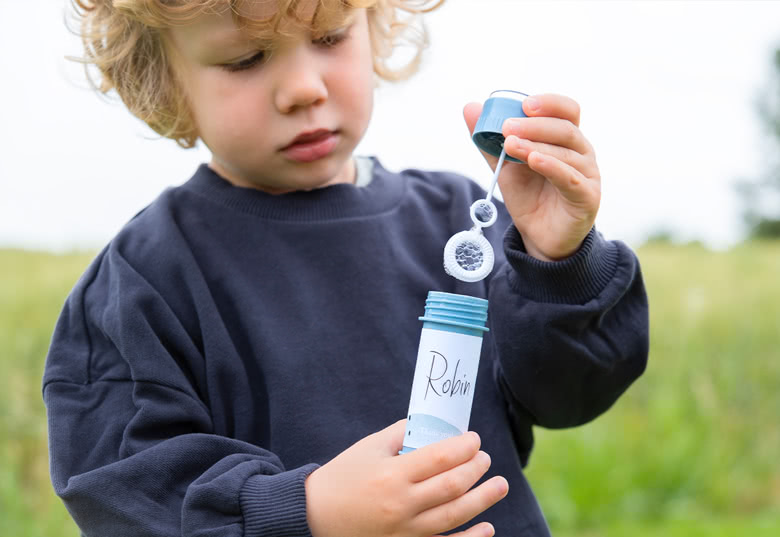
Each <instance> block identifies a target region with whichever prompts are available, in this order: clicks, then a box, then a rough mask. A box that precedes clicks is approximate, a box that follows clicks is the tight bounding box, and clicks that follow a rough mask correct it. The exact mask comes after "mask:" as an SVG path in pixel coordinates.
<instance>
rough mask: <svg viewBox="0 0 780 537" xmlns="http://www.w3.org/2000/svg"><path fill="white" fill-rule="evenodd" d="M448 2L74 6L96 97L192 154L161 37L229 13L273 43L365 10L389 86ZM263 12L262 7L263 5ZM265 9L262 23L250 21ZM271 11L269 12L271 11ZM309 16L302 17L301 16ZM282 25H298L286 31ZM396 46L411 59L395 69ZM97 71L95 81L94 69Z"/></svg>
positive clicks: (122, 0) (414, 63) (101, 2)
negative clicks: (111, 96)
mask: <svg viewBox="0 0 780 537" xmlns="http://www.w3.org/2000/svg"><path fill="white" fill-rule="evenodd" d="M443 2H444V0H71V3H72V5H73V7H74V10H75V14H76V17H77V19H80V20H79V24H80V27H79V29H78V30H77V33H78V34H79V35H80V36H81V39H82V41H83V43H84V51H85V57H84V58H81V59H80V61H82V62H84V63H85V64H86V66H87V76H88V78H89V80H90V81H91V82H92V84H93V85H94V86H95V88H97V89H98V90H99V91H101V92H103V93H107V92H109V91H110V90H112V89H113V90H115V91H116V92H117V94H118V95H119V97H120V98H121V99H122V101H123V102H124V104H125V106H127V108H128V110H129V111H130V112H131V113H132V114H133V115H135V116H136V117H138V118H139V119H141V120H142V121H144V122H145V123H146V124H147V125H149V126H150V127H151V128H152V129H153V130H154V131H155V132H157V133H158V134H160V135H161V136H164V137H166V138H171V139H173V140H175V141H176V142H177V143H178V144H179V145H180V146H182V147H185V148H189V147H193V146H194V145H195V143H196V142H197V140H198V132H197V128H196V126H195V122H194V120H193V118H192V114H191V112H190V109H189V105H188V103H187V99H186V97H185V95H184V92H183V91H181V89H180V85H179V84H178V81H177V78H176V73H175V72H174V69H173V68H172V65H171V61H170V57H169V55H168V53H167V49H166V46H165V41H164V31H165V29H167V28H171V27H173V26H179V25H186V24H188V23H190V22H191V21H193V20H194V19H195V18H197V17H198V16H200V15H202V14H204V13H221V12H224V10H228V9H229V10H231V11H232V13H233V17H234V19H235V20H236V24H237V25H238V26H239V27H240V28H242V30H244V31H246V32H247V34H248V35H249V36H250V37H251V38H253V39H261V40H262V39H265V40H269V38H270V37H272V36H273V35H275V34H278V33H280V32H281V31H282V30H281V28H282V27H283V26H284V27H293V28H297V29H300V28H302V29H304V30H308V31H310V32H311V33H312V34H315V35H316V34H322V33H325V32H327V31H330V30H332V29H334V28H337V27H338V26H340V25H341V24H343V22H344V20H345V19H346V18H347V16H348V14H349V11H350V10H352V9H356V8H367V10H368V21H369V28H370V35H371V47H372V52H373V55H374V58H373V65H374V72H375V73H376V75H377V76H379V77H380V78H383V79H385V80H401V79H404V78H408V77H409V76H411V75H412V74H413V73H414V72H415V71H416V70H417V68H418V67H419V64H420V60H421V54H422V51H423V49H424V48H425V47H426V46H427V43H428V40H427V34H426V32H425V28H424V26H422V24H421V23H420V24H416V23H418V22H419V15H420V14H422V13H425V12H428V11H432V10H434V9H436V8H437V7H439V6H440V5H441V4H442V3H443ZM261 4H262V5H261ZM272 4H276V8H275V9H274V8H273V5H272ZM258 6H260V7H261V8H262V11H263V12H267V13H268V14H269V16H268V17H265V18H263V19H262V20H260V19H257V18H252V17H251V16H247V14H248V13H257V9H254V10H253V9H252V8H257V7H258ZM269 6H270V7H269ZM301 13H304V14H305V16H301ZM282 22H286V23H290V22H292V23H293V24H292V25H290V24H285V25H282V24H281V23H282ZM399 45H411V48H412V51H413V55H412V57H411V59H409V60H408V61H407V62H406V63H405V64H404V65H401V66H399V67H392V66H391V65H390V62H389V60H390V58H391V56H392V55H393V51H394V50H395V49H396V47H397V46H399ZM90 65H94V66H95V67H97V71H98V73H99V75H98V76H97V77H95V76H94V74H93V73H91V72H90V71H89V66H90Z"/></svg>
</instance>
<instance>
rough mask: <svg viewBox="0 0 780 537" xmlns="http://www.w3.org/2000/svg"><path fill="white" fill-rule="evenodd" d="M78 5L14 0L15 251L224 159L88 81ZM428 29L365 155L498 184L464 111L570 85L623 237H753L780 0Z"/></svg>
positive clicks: (101, 230)
mask: <svg viewBox="0 0 780 537" xmlns="http://www.w3.org/2000/svg"><path fill="white" fill-rule="evenodd" d="M66 3H67V0H37V1H35V2H18V1H9V0H0V72H2V77H0V103H2V104H0V106H1V107H2V108H0V110H2V112H0V246H22V247H28V248H47V249H54V250H64V249H69V248H94V247H99V246H102V245H103V244H104V243H105V242H106V241H108V240H109V239H110V238H111V237H112V236H113V235H114V234H115V233H116V232H117V231H118V230H119V228H120V227H121V226H122V225H123V224H124V223H125V222H126V221H127V220H128V219H129V218H131V217H132V216H133V215H134V214H135V213H136V212H137V211H138V210H140V209H141V208H142V207H143V206H145V205H146V204H148V203H149V202H150V201H151V200H152V199H154V197H155V196H156V195H157V194H158V193H159V192H160V191H161V190H162V189H163V188H165V187H166V186H168V185H172V184H179V183H182V182H183V181H184V180H186V179H187V178H189V176H190V175H191V174H192V172H193V171H194V169H195V167H196V166H197V164H198V163H200V162H202V161H206V160H208V157H209V155H208V151H207V150H206V149H205V148H199V149H197V150H190V151H185V150H182V149H180V148H178V146H176V145H175V143H173V142H171V141H167V140H159V139H157V135H155V134H154V133H153V132H152V131H151V130H149V129H148V128H147V127H146V126H145V125H143V124H142V123H140V122H139V121H138V120H136V119H134V118H132V117H131V116H130V115H129V114H128V113H127V112H126V111H125V110H124V109H123V107H122V105H121V103H120V102H118V100H114V101H106V100H105V99H102V98H100V97H98V96H97V95H96V94H95V93H93V92H92V90H90V89H88V86H87V84H86V82H85V81H84V78H83V76H82V71H81V67H80V66H78V65H75V64H73V63H72V62H68V61H66V60H65V59H64V56H65V55H67V54H71V55H79V54H80V45H79V42H78V40H77V39H76V38H75V37H73V36H71V35H70V34H69V33H68V32H67V31H66V29H65V26H64V24H63V18H64V6H65V5H66ZM428 27H429V30H430V34H431V43H432V44H431V48H430V49H429V50H428V55H427V56H426V61H425V64H424V66H423V68H422V70H421V71H420V72H419V73H418V74H417V75H416V76H415V78H413V79H412V80H410V81H408V82H405V83H403V84H400V85H388V84H384V85H383V86H382V87H381V88H380V89H379V90H378V91H377V102H376V107H375V111H374V117H373V120H372V123H371V126H370V127H369V131H368V134H367V136H366V138H365V139H364V140H363V142H362V143H361V145H360V146H359V147H358V153H361V154H376V155H378V156H379V157H380V160H381V161H382V162H383V164H384V165H385V166H386V167H388V168H390V169H396V170H398V169H401V168H406V167H422V168H434V169H448V170H453V171H457V172H460V173H462V174H465V175H467V176H470V177H472V178H474V179H475V180H477V181H479V182H480V183H481V184H482V185H483V186H487V185H488V183H489V181H490V178H491V173H490V169H489V168H488V167H487V165H486V164H485V163H484V160H483V159H482V157H481V156H480V154H479V152H478V151H477V150H476V148H475V146H474V145H473V144H472V143H471V141H470V140H469V137H468V132H467V130H466V128H465V125H464V123H463V119H462V116H461V110H462V107H463V105H464V104H465V103H466V102H469V101H482V100H484V99H485V98H487V96H488V95H489V93H490V92H491V91H492V90H495V89H516V90H520V91H523V92H526V93H537V92H539V93H541V92H554V93H561V94H565V95H568V96H570V97H572V98H574V99H575V100H577V101H578V102H579V103H580V105H581V108H582V122H581V128H582V130H583V132H584V133H585V135H586V136H587V137H588V139H589V140H590V141H591V143H592V144H593V146H594V147H595V149H596V153H597V156H598V163H599V167H600V169H601V174H602V180H603V196H602V204H601V211H600V213H599V217H598V220H597V225H598V226H599V228H600V229H601V230H602V231H603V232H604V233H605V234H606V235H607V236H608V238H615V239H622V240H624V241H627V242H629V243H630V244H633V245H638V244H639V243H641V241H642V240H643V239H644V238H645V237H646V236H647V235H648V234H650V233H653V232H654V231H657V230H658V229H661V228H663V229H667V230H671V231H673V232H674V233H675V234H676V235H677V236H678V237H679V238H681V239H684V240H690V239H699V240H702V241H704V242H705V243H707V244H709V245H710V246H713V247H718V248H721V247H726V246H729V245H730V244H733V243H734V241H736V240H738V239H739V238H740V233H741V228H740V225H741V224H740V219H739V214H738V213H739V204H738V200H737V198H736V197H735V195H734V193H733V189H732V186H731V185H732V184H733V182H734V180H735V179H737V178H739V177H755V176H757V175H758V174H759V173H760V172H761V171H762V170H763V169H764V168H763V163H764V162H765V161H766V160H767V157H766V153H765V152H764V151H763V146H762V136H763V130H762V127H761V124H760V122H759V120H758V118H757V115H756V112H755V106H754V102H755V100H756V98H757V97H758V95H759V93H760V91H761V90H762V88H763V87H764V86H765V85H766V83H767V81H768V77H769V75H770V68H771V67H770V66H771V56H772V51H773V50H774V48H776V47H777V46H780V2H769V1H764V2H749V1H734V2H725V1H724V2H715V1H711V2H673V1H668V2H650V1H647V2H627V1H624V2H618V1H613V2H586V1H580V2H562V1H560V2H555V1H546V2H545V1H539V2H525V1H519V0H503V1H501V0H448V1H447V3H446V4H445V6H444V7H443V8H441V9H440V10H438V11H436V12H434V13H433V14H431V15H430V16H429V18H428Z"/></svg>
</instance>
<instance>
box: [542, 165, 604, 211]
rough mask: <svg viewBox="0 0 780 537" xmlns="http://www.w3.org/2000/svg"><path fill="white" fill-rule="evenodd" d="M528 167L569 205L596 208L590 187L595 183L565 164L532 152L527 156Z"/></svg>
mask: <svg viewBox="0 0 780 537" xmlns="http://www.w3.org/2000/svg"><path fill="white" fill-rule="evenodd" d="M528 166H529V167H530V168H531V169H532V170H534V171H535V172H537V173H539V174H540V175H543V176H544V177H545V178H546V179H547V180H548V181H550V183H552V185H553V186H554V187H555V188H557V189H558V191H559V192H560V193H561V194H562V195H563V197H564V198H566V199H567V200H569V201H570V202H571V203H573V204H575V205H580V206H585V207H590V206H593V205H595V206H596V207H597V206H598V202H597V201H595V200H597V196H596V195H595V194H596V192H595V190H594V188H593V187H592V186H591V183H593V182H595V181H592V180H590V179H588V178H586V177H584V176H583V175H582V174H581V173H580V172H578V171H577V170H576V169H574V168H572V167H571V166H569V165H568V164H566V163H565V162H562V161H560V160H558V159H557V158H555V157H552V156H550V155H544V154H542V153H539V152H538V151H534V152H533V153H531V154H530V155H528Z"/></svg>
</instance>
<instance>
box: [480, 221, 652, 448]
mask: <svg viewBox="0 0 780 537" xmlns="http://www.w3.org/2000/svg"><path fill="white" fill-rule="evenodd" d="M504 250H505V252H506V256H507V261H508V263H507V264H505V265H504V266H502V268H501V270H500V271H499V272H498V273H497V274H496V276H495V277H494V279H493V281H492V282H491V285H490V290H489V299H490V307H491V310H492V311H491V313H490V317H489V318H490V319H491V321H490V323H491V324H490V328H491V331H492V336H493V342H494V344H495V345H496V353H497V356H498V360H497V361H496V365H495V368H496V370H495V374H496V377H497V380H498V382H499V385H500V386H501V388H502V391H503V393H504V395H505V397H506V399H507V400H508V402H509V408H510V414H511V415H512V416H513V419H514V421H515V422H516V423H520V425H519V426H517V427H516V430H517V431H519V432H518V433H517V434H521V435H527V434H529V433H528V431H529V430H530V429H529V427H528V426H529V425H539V426H543V427H548V428H563V427H572V426H576V425H580V424H583V423H585V422H588V421H590V420H592V419H594V418H595V417H596V416H598V415H599V414H601V413H603V412H604V411H605V410H607V409H608V408H609V407H610V406H611V405H612V404H613V403H614V402H615V401H616V400H617V398H618V397H619V396H620V395H621V394H622V393H623V392H624V391H625V390H626V389H627V388H628V387H629V386H630V385H631V383H632V382H633V381H634V380H635V379H636V378H637V377H639V376H640V375H641V374H642V372H643V371H644V369H645V366H646V363H647V354H648V347H649V329H648V324H649V323H648V305H647V296H646V293H645V288H644V284H643V281H642V275H641V271H640V268H639V262H638V260H637V258H636V256H635V255H634V254H633V252H632V251H631V250H630V249H629V248H628V247H627V246H626V245H625V244H623V243H621V242H617V241H614V242H613V241H605V240H604V238H603V237H602V236H601V234H600V233H598V232H597V231H596V230H595V228H594V229H592V230H591V231H590V233H589V234H588V236H587V237H586V239H585V241H584V242H583V244H582V246H581V247H580V249H579V250H578V252H577V253H576V254H575V255H573V256H572V257H570V258H568V259H566V260H563V261H557V262H543V261H540V260H537V259H535V258H533V257H532V256H530V255H528V254H527V253H526V252H525V248H524V246H523V241H522V238H521V236H520V234H519V233H518V232H517V230H516V229H515V227H514V226H513V225H510V226H509V229H508V231H507V233H506V235H505V236H504Z"/></svg>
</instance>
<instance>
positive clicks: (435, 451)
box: [398, 431, 481, 483]
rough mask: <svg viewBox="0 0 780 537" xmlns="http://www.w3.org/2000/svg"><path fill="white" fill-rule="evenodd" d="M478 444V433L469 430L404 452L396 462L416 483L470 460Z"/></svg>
mask: <svg viewBox="0 0 780 537" xmlns="http://www.w3.org/2000/svg"><path fill="white" fill-rule="evenodd" d="M480 444H481V440H480V438H479V435H478V434H477V433H475V432H473V431H469V432H467V433H464V434H461V435H458V436H453V437H451V438H447V439H445V440H441V441H439V442H435V443H433V444H429V445H427V446H425V447H422V448H420V449H416V450H414V451H412V452H410V453H406V454H405V455H404V456H403V457H399V458H398V464H400V465H402V470H401V471H403V472H405V473H406V475H407V476H408V478H409V480H410V481H411V482H412V483H418V482H420V481H424V480H425V479H428V478H430V477H433V476H435V475H438V474H440V473H442V472H446V471H447V470H449V469H450V468H455V467H456V466H459V465H461V464H463V463H464V462H466V461H468V460H470V459H471V458H472V457H474V455H476V454H477V451H479V446H480Z"/></svg>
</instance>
